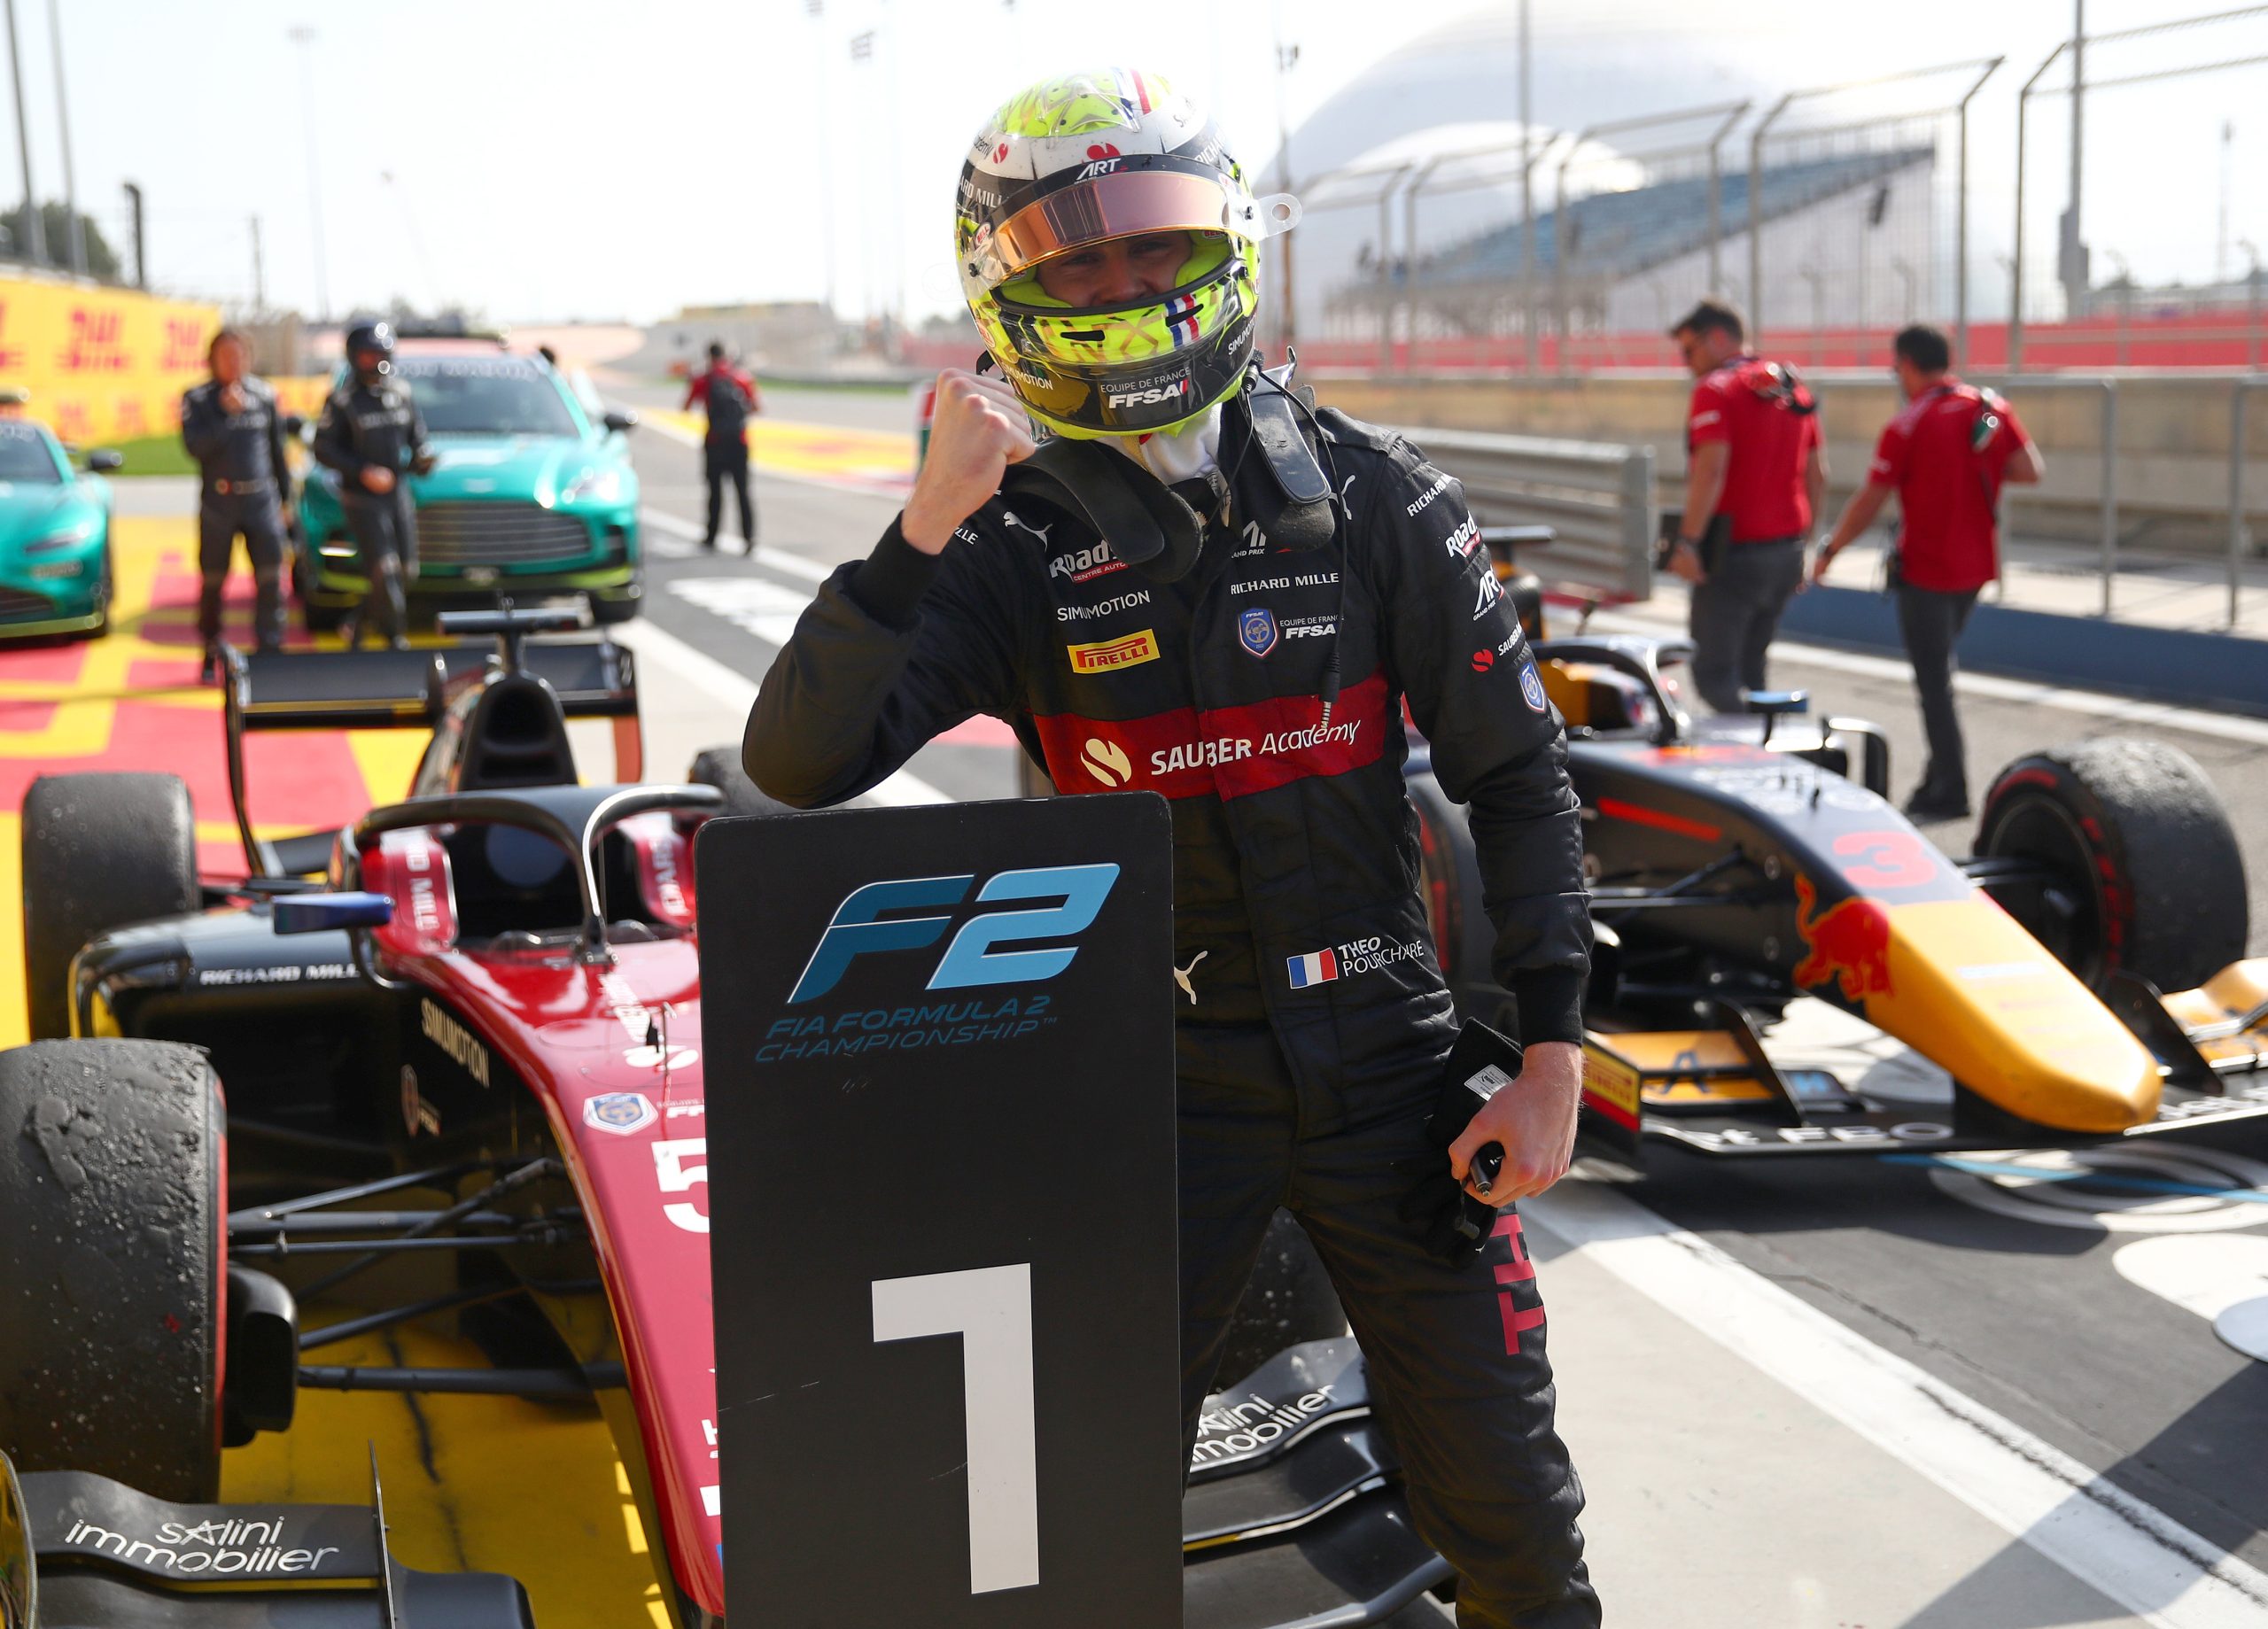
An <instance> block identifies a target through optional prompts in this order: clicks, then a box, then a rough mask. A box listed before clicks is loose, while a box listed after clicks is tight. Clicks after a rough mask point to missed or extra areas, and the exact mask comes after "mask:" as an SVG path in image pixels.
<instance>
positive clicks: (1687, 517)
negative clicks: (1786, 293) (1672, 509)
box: [1669, 300, 1827, 713]
mask: <svg viewBox="0 0 2268 1629" xmlns="http://www.w3.org/2000/svg"><path fill="white" fill-rule="evenodd" d="M1670 337H1671V338H1672V339H1674V341H1676V343H1677V349H1678V353H1679V354H1680V355H1681V356H1682V357H1683V358H1684V359H1685V365H1686V367H1687V368H1688V369H1689V370H1690V371H1691V373H1692V375H1693V376H1694V378H1695V379H1696V380H1697V384H1695V385H1694V387H1693V400H1692V404H1691V406H1690V407H1689V409H1688V411H1687V415H1686V426H1685V446H1686V454H1687V464H1686V477H1685V509H1684V513H1683V516H1682V518H1681V519H1680V522H1679V530H1678V538H1677V546H1676V547H1675V548H1674V550H1673V551H1672V552H1671V555H1670V561H1669V569H1670V570H1672V571H1674V572H1675V573H1676V574H1677V575H1678V576H1680V577H1682V578H1684V579H1685V580H1686V581H1687V582H1689V583H1690V584H1692V585H1693V601H1692V615H1691V619H1690V627H1691V630H1692V633H1693V682H1694V684H1695V686H1696V687H1698V688H1699V690H1700V692H1701V695H1702V699H1703V700H1705V701H1706V702H1708V703H1709V705H1710V706H1712V707H1713V708H1715V709H1716V710H1718V711H1719V712H1720V713H1732V712H1739V711H1741V710H1743V708H1744V702H1742V700H1741V692H1743V691H1744V690H1761V689H1763V688H1765V655H1766V653H1767V651H1768V650H1770V648H1771V646H1772V636H1773V635H1774V634H1775V633H1776V632H1778V631H1779V627H1780V613H1781V612H1782V611H1783V610H1785V609H1787V605H1788V598H1789V596H1790V595H1791V594H1793V593H1795V592H1796V589H1797V587H1798V586H1799V585H1801V583H1802V582H1803V579H1804V544H1805V543H1806V540H1807V539H1809V538H1810V536H1811V529H1812V524H1813V519H1814V516H1817V515H1818V514H1819V512H1820V508H1821V505H1822V504H1823V503H1824V502H1825V500H1826V497H1827V452H1826V447H1825V446H1824V443H1823V442H1822V440H1821V434H1820V424H1819V412H1818V405H1817V403H1816V402H1814V400H1813V399H1812V394H1811V392H1810V391H1809V390H1808V389H1806V387H1805V385H1804V383H1803V381H1802V380H1800V379H1799V378H1798V377H1797V376H1796V372H1795V369H1794V368H1790V367H1789V366H1788V365H1787V364H1786V363H1784V362H1767V361H1764V360H1763V359H1762V358H1761V357H1757V356H1751V355H1750V354H1749V353H1748V351H1747V348H1746V346H1747V340H1746V324H1745V323H1744V322H1742V321H1741V315H1740V313H1739V312H1737V311H1736V310H1734V309H1733V308H1732V307H1731V306H1728V305H1725V304H1723V303H1722V302H1720V301H1717V300H1703V301H1702V302H1701V303H1700V304H1699V305H1697V306H1694V308H1693V309H1692V310H1691V311H1690V312H1689V313H1688V314H1686V315H1685V316H1684V317H1683V318H1682V320H1680V322H1678V324H1677V326H1676V327H1675V328H1674V329H1672V330H1670Z"/></svg>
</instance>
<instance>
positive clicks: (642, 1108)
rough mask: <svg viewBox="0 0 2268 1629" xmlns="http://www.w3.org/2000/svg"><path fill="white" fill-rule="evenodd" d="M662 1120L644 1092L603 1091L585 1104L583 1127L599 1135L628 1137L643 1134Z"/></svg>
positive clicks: (585, 1100) (586, 1099)
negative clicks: (642, 1132)
mask: <svg viewBox="0 0 2268 1629" xmlns="http://www.w3.org/2000/svg"><path fill="white" fill-rule="evenodd" d="M660 1118H661V1116H660V1115H658V1114H656V1113H655V1112H654V1105H653V1103H652V1101H651V1100H650V1099H649V1098H647V1096H646V1094H645V1093H644V1092H642V1091H602V1092H601V1093H599V1095H598V1096H597V1097H595V1098H585V1099H584V1100H583V1123H584V1124H585V1125H586V1126H589V1127H590V1128H592V1129H594V1130H597V1131H610V1132H612V1133H613V1134H614V1135H615V1136H629V1135H630V1134H631V1133H632V1132H633V1131H643V1130H644V1129H646V1128H647V1127H649V1126H650V1125H652V1124H653V1123H654V1121H656V1120H658V1119H660Z"/></svg>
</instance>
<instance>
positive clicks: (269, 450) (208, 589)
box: [181, 328, 291, 684]
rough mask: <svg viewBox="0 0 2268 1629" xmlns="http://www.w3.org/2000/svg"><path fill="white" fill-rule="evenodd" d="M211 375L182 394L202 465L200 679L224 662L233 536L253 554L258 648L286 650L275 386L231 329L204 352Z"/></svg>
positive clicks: (191, 447)
mask: <svg viewBox="0 0 2268 1629" xmlns="http://www.w3.org/2000/svg"><path fill="white" fill-rule="evenodd" d="M205 355H206V361H207V362H208V363H209V364H210V365H211V367H212V369H213V376H212V377H211V378H210V379H207V380H206V382H205V383H204V384H194V385H191V386H190V388H189V389H188V390H186V391H184V392H182V399H181V444H182V446H184V447H186V448H187V449H188V451H189V455H190V457H191V458H193V459H195V460H196V461H197V468H198V505H197V566H198V571H199V572H200V573H202V575H203V577H204V582H203V585H202V586H201V587H200V588H199V590H198V596H197V637H198V640H200V641H202V642H203V644H204V647H205V664H204V671H203V673H202V678H203V679H204V681H205V682H206V684H211V683H212V682H213V680H214V679H215V678H216V677H217V676H218V675H219V673H220V667H221V655H220V644H221V591H222V590H223V589H224V588H225V587H226V586H228V581H229V558H230V556H231V555H234V554H235V552H236V546H237V538H238V537H239V536H241V537H242V538H243V539H244V540H245V554H246V555H250V556H251V558H252V583H253V586H254V588H255V591H256V598H255V599H254V601H253V604H252V640H253V642H254V643H255V644H256V645H257V646H258V648H260V649H261V650H264V651H267V650H280V649H282V648H283V506H284V505H285V504H286V503H288V502H290V501H291V466H290V465H289V464H287V463H286V462H284V460H283V417H282V415H280V414H279V413H278V412H277V411H276V392H275V391H274V389H273V388H271V387H270V386H269V384H268V381H267V380H265V379H261V378H257V377H255V376H253V375H252V346H251V345H249V344H248V343H246V341H245V337H244V336H243V335H242V334H240V333H238V332H237V330H234V329H232V328H224V329H222V330H221V331H220V332H219V333H217V334H215V335H214V336H213V343H212V344H211V345H208V346H207V347H206V353H205Z"/></svg>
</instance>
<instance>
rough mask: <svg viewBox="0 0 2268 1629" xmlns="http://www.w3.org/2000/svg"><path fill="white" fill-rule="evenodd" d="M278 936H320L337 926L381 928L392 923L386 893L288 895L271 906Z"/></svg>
mask: <svg viewBox="0 0 2268 1629" xmlns="http://www.w3.org/2000/svg"><path fill="white" fill-rule="evenodd" d="M270 910H271V911H272V912H273V915H274V923H275V929H276V932H277V933H279V934H320V933H328V932H329V931H330V930H331V929H333V928H338V927H384V926H385V925H386V924H387V923H388V922H391V921H392V920H393V899H392V896H390V895H385V894H366V893H355V894H291V895H283V896H278V897H277V899H276V903H275V904H274V905H272V906H271V907H270Z"/></svg>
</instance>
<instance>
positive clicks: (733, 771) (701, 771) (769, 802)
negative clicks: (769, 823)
mask: <svg viewBox="0 0 2268 1629" xmlns="http://www.w3.org/2000/svg"><path fill="white" fill-rule="evenodd" d="M685 778H686V780H687V781H688V782H690V783H691V784H692V785H694V786H696V787H716V788H717V790H718V791H719V792H722V793H723V794H724V795H725V807H724V811H723V812H724V813H726V814H727V815H781V814H796V813H798V812H800V811H797V810H796V809H794V808H792V807H790V806H789V805H788V804H786V803H781V801H780V800H779V799H778V798H775V797H766V796H765V795H764V793H763V792H762V791H761V790H759V789H758V787H757V784H756V782H754V781H753V780H750V779H749V778H748V772H747V771H746V770H744V769H742V767H741V754H740V749H739V748H737V747H711V748H710V749H708V750H707V751H706V752H701V753H696V754H695V755H694V759H693V767H692V768H690V769H688V770H687V771H686V772H685Z"/></svg>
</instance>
